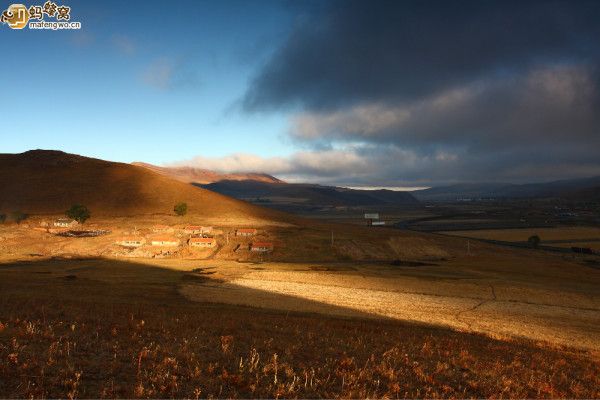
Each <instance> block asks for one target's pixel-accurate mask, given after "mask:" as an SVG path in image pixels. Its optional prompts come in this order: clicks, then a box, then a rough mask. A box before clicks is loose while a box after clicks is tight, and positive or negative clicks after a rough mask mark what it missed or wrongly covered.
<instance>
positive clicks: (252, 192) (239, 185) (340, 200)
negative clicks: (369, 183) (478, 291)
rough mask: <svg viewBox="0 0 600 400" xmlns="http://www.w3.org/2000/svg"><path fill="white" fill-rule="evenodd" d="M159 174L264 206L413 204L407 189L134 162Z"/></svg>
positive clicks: (412, 198)
mask: <svg viewBox="0 0 600 400" xmlns="http://www.w3.org/2000/svg"><path fill="white" fill-rule="evenodd" d="M133 164H134V165H136V166H140V167H144V168H147V169H150V170H152V171H154V172H157V173H159V174H161V175H165V176H169V177H171V178H174V179H177V180H179V181H182V182H187V183H192V184H194V185H196V186H199V187H202V188H205V189H208V190H211V191H213V192H216V193H220V194H224V195H226V196H231V197H234V198H237V199H241V200H246V201H250V202H252V203H257V204H262V205H266V206H277V205H282V204H285V205H296V206H304V205H310V206H374V205H383V204H415V203H418V201H417V200H416V199H415V198H414V197H413V196H411V195H410V194H409V193H408V192H398V191H393V190H359V189H347V188H341V187H335V186H321V185H315V184H300V183H286V182H284V181H282V180H280V179H277V178H275V177H273V176H271V175H268V174H261V173H230V174H221V173H218V172H215V171H210V170H207V169H200V168H192V167H158V166H155V165H152V164H147V163H142V162H135V163H133Z"/></svg>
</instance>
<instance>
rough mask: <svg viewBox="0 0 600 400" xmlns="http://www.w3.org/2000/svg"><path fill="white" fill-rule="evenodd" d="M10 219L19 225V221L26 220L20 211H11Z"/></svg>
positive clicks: (25, 215)
mask: <svg viewBox="0 0 600 400" xmlns="http://www.w3.org/2000/svg"><path fill="white" fill-rule="evenodd" d="M10 219H12V220H13V221H15V222H16V223H17V224H19V223H21V221H23V220H25V219H27V214H25V213H24V212H22V211H13V212H12V213H10Z"/></svg>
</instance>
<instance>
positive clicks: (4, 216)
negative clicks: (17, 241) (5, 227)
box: [0, 214, 6, 224]
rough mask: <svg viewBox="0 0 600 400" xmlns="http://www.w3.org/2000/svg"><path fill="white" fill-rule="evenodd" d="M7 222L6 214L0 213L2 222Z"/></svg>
mask: <svg viewBox="0 0 600 400" xmlns="http://www.w3.org/2000/svg"><path fill="white" fill-rule="evenodd" d="M4 222H6V214H0V224H3V223H4Z"/></svg>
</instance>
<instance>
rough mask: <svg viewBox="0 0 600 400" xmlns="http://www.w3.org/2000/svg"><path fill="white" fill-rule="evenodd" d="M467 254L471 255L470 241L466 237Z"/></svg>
mask: <svg viewBox="0 0 600 400" xmlns="http://www.w3.org/2000/svg"><path fill="white" fill-rule="evenodd" d="M467 255H469V256H470V255H471V242H470V241H469V240H468V239H467Z"/></svg>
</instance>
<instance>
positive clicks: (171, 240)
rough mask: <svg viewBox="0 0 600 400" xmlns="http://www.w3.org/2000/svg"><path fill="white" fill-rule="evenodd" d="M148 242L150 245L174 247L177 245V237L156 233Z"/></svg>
mask: <svg viewBox="0 0 600 400" xmlns="http://www.w3.org/2000/svg"><path fill="white" fill-rule="evenodd" d="M150 244H152V246H161V247H176V246H179V239H177V238H176V237H174V236H169V235H157V236H153V237H152V238H150Z"/></svg>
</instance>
